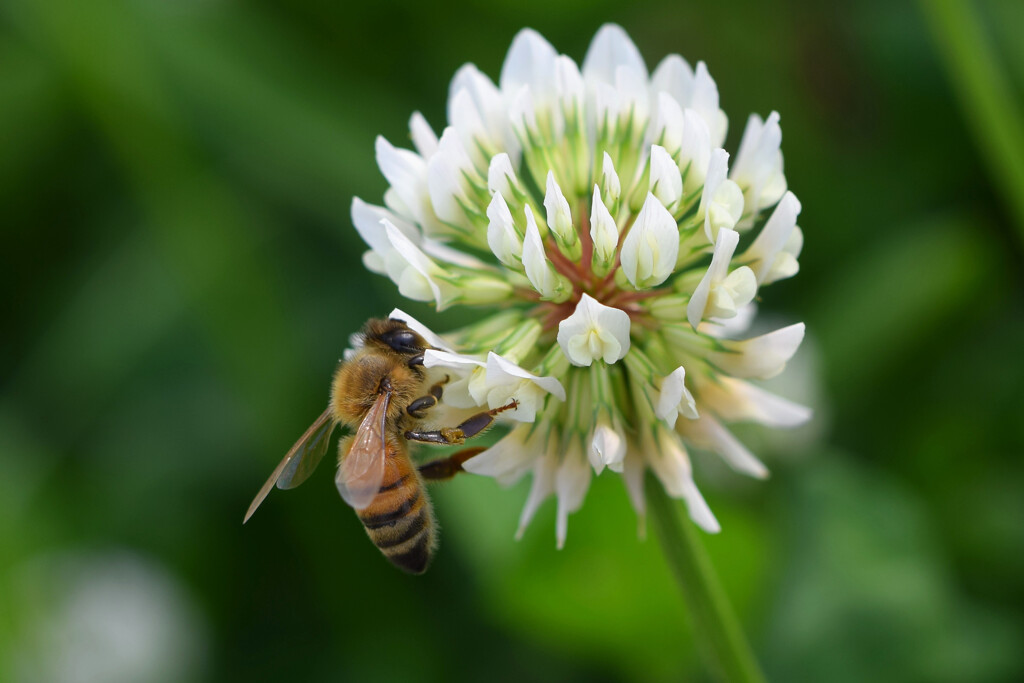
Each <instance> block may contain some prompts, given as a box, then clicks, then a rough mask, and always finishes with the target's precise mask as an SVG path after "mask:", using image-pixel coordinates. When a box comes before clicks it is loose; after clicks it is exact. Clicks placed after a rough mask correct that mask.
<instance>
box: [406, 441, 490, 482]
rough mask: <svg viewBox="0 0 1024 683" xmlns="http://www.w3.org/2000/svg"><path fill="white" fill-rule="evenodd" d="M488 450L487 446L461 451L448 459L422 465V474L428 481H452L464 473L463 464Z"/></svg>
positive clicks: (420, 468)
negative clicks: (457, 475) (460, 473)
mask: <svg viewBox="0 0 1024 683" xmlns="http://www.w3.org/2000/svg"><path fill="white" fill-rule="evenodd" d="M486 450H487V447H486V446H477V447H475V448H467V449H465V450H461V451H459V452H458V453H453V454H452V455H451V456H449V457H447V458H441V459H440V460H434V461H433V462H428V463H426V464H423V465H420V467H419V470H420V474H421V475H423V478H424V479H426V480H428V481H439V480H443V479H451V478H452V477H454V476H455V475H456V474H458V473H459V472H462V471H464V470H463V469H462V463H464V462H466V461H467V460H469V459H470V458H472V457H473V456H475V455H479V454H481V453H483V452H484V451H486Z"/></svg>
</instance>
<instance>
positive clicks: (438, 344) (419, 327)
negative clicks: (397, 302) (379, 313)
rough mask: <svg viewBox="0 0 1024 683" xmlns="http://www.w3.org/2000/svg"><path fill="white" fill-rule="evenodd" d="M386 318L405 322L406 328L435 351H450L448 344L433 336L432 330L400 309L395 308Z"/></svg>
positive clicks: (437, 336)
mask: <svg viewBox="0 0 1024 683" xmlns="http://www.w3.org/2000/svg"><path fill="white" fill-rule="evenodd" d="M388 318H396V319H398V320H401V321H403V322H405V325H406V327H408V328H409V329H410V330H412V331H413V332H415V333H416V334H418V335H420V336H421V337H423V339H424V340H425V341H426V342H427V343H428V344H430V345H431V346H433V347H434V348H437V349H442V350H445V351H450V350H451V347H449V346H448V342H446V341H445V340H444V339H442V338H441V337H440V336H439V335H437V334H435V333H434V331H433V330H431V329H430V328H429V327H427V326H426V325H424V324H423V323H421V322H420V321H419V320H417V319H416V318H414V317H412V316H411V315H409V314H408V313H406V312H405V311H403V310H402V309H400V308H396V309H394V310H392V311H391V313H389V314H388Z"/></svg>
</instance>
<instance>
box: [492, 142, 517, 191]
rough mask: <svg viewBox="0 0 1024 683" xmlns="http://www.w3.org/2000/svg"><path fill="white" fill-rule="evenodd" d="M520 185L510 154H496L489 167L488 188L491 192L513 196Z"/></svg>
mask: <svg viewBox="0 0 1024 683" xmlns="http://www.w3.org/2000/svg"><path fill="white" fill-rule="evenodd" d="M519 187H520V185H519V178H518V177H516V172H515V169H514V168H512V160H511V159H509V156H508V154H506V153H505V152H502V153H501V154H495V155H494V156H493V157H492V158H491V163H490V166H488V168H487V189H489V190H490V191H491V193H499V194H502V195H505V196H508V197H512V196H514V195H515V191H516V190H517V189H518V188H519Z"/></svg>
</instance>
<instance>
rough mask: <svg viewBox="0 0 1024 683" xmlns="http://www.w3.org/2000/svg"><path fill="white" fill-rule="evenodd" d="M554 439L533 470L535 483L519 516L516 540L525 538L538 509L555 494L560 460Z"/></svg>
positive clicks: (531, 486)
mask: <svg viewBox="0 0 1024 683" xmlns="http://www.w3.org/2000/svg"><path fill="white" fill-rule="evenodd" d="M552 442H553V439H549V446H548V452H547V453H546V454H545V455H543V456H541V457H540V458H538V459H537V464H536V465H535V466H534V468H533V483H532V484H531V485H530V495H529V496H527V498H526V505H525V506H523V512H522V514H521V515H520V516H519V528H518V529H517V530H516V539H517V540H518V539H520V538H522V537H523V532H525V531H526V527H527V526H528V525H529V524H530V520H532V519H533V516H534V515H535V514H536V513H537V508H539V507H540V504H541V503H543V502H544V499H545V498H547V497H548V496H550V495H551V494H552V493H554V492H555V470H556V469H557V467H558V459H557V457H556V456H555V453H554V450H553V448H552V447H551V446H552Z"/></svg>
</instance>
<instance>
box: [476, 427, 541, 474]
mask: <svg viewBox="0 0 1024 683" xmlns="http://www.w3.org/2000/svg"><path fill="white" fill-rule="evenodd" d="M531 429H532V427H531V426H530V425H521V426H518V427H516V428H515V429H513V430H512V431H510V432H509V433H508V434H506V435H505V436H504V437H502V439H501V440H500V441H498V443H496V444H494V445H493V446H491V447H490V448H488V449H487V450H486V451H484V452H483V453H481V454H479V455H476V456H473V457H472V458H470V459H469V460H467V461H466V462H465V463H463V465H462V469H464V470H466V471H467V472H471V473H473V474H480V475H483V476H485V477H494V478H495V479H497V480H498V481H499V482H500V483H501V484H503V485H506V486H507V485H509V484H513V483H515V482H516V481H518V480H519V478H520V477H521V476H523V475H524V474H526V472H527V471H528V470H529V468H530V467H532V466H533V465H534V464H535V462H536V460H537V458H538V457H540V456H541V455H543V453H542V451H541V450H540V449H539V448H538V447H537V446H538V444H537V443H530V439H529V436H530V431H531ZM534 441H536V440H534Z"/></svg>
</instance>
